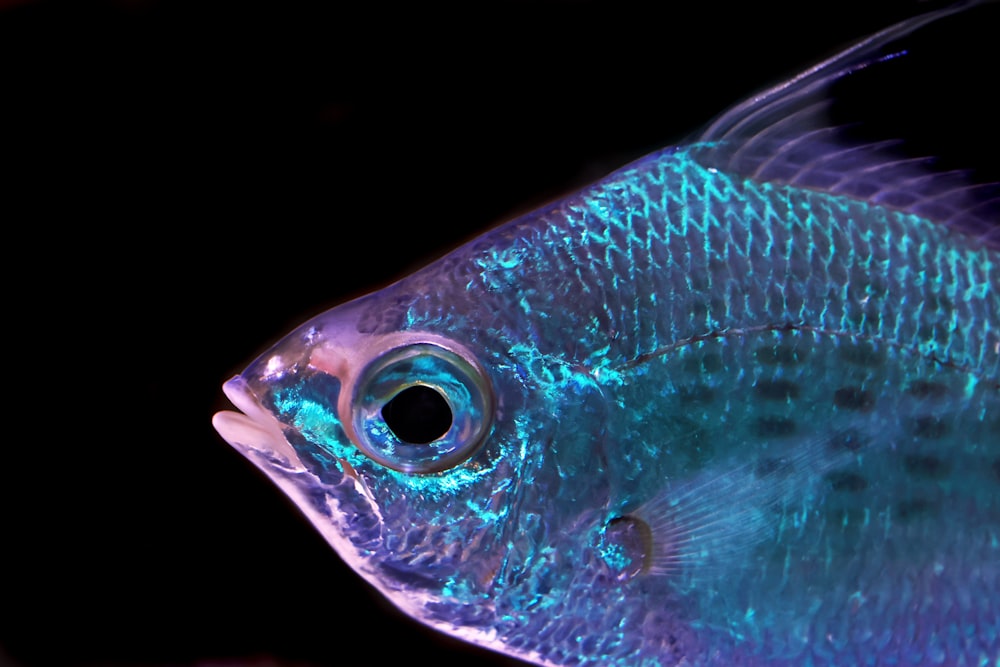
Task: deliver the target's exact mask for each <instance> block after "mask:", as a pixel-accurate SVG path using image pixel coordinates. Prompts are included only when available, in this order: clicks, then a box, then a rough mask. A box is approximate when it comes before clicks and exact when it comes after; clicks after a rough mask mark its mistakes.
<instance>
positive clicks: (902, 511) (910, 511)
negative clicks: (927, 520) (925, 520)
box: [896, 499, 934, 521]
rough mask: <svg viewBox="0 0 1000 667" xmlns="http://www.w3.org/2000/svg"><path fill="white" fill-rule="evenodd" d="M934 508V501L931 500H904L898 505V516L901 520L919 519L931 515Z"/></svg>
mask: <svg viewBox="0 0 1000 667" xmlns="http://www.w3.org/2000/svg"><path fill="white" fill-rule="evenodd" d="M933 510H934V503H932V502H931V501H929V500H922V499H915V500H904V501H903V502H901V503H899V504H898V505H896V518H898V519H899V520H901V521H909V520H911V519H919V518H920V517H923V516H927V515H929V514H930V513H931V512H932V511H933Z"/></svg>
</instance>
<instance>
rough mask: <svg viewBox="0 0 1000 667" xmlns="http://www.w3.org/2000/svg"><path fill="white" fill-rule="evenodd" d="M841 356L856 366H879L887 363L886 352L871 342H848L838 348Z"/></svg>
mask: <svg viewBox="0 0 1000 667" xmlns="http://www.w3.org/2000/svg"><path fill="white" fill-rule="evenodd" d="M838 353H839V355H840V358H841V359H843V360H844V361H846V362H847V363H849V364H854V365H855V366H864V367H865V368H878V367H880V366H882V365H883V364H885V352H884V351H882V350H880V349H878V348H877V347H875V345H873V344H872V343H869V342H864V341H855V342H847V343H844V344H843V345H841V346H840V348H839V349H838Z"/></svg>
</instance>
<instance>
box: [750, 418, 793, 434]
mask: <svg viewBox="0 0 1000 667" xmlns="http://www.w3.org/2000/svg"><path fill="white" fill-rule="evenodd" d="M756 432H757V435H759V436H760V437H762V438H768V437H776V436H783V435H791V434H792V433H795V422H794V421H793V420H791V419H788V418H786V417H760V418H759V419H758V420H757V428H756Z"/></svg>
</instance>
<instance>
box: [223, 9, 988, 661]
mask: <svg viewBox="0 0 1000 667" xmlns="http://www.w3.org/2000/svg"><path fill="white" fill-rule="evenodd" d="M945 13H947V12H945ZM937 17H938V15H937V14H928V15H926V16H924V17H918V18H917V19H914V20H912V21H910V22H907V23H905V24H901V25H900V26H896V27H894V28H891V29H889V30H887V31H885V32H883V33H879V35H876V36H873V37H872V38H870V39H869V40H866V41H865V42H862V43H861V44H860V45H858V46H856V47H854V49H853V50H848V51H847V52H845V53H844V54H841V55H840V56H837V57H834V58H833V59H831V60H830V61H827V62H826V63H823V64H821V65H820V66H818V67H817V68H814V69H813V70H810V71H809V72H806V73H804V74H803V75H801V76H800V77H798V78H796V79H794V80H792V82H790V83H789V84H785V85H783V86H779V87H778V88H776V89H774V90H772V91H770V92H768V93H767V94H765V95H762V96H759V97H757V98H755V99H754V100H751V101H749V102H747V103H745V104H744V105H741V106H739V107H736V108H734V110H733V111H731V112H730V113H728V114H726V115H724V116H723V117H722V118H721V119H720V120H719V121H717V122H716V123H715V124H714V125H713V126H712V127H711V128H710V129H709V130H708V131H707V132H706V134H705V135H704V136H703V137H702V138H701V140H699V141H697V142H694V143H692V144H690V145H687V146H682V147H676V148H670V149H666V150H663V151H660V152H658V153H655V154H652V155H650V156H647V157H645V158H643V159H641V160H639V161H637V162H635V163H633V164H631V165H628V166H626V167H625V168H623V169H621V170H619V171H617V172H615V173H613V174H611V175H609V176H607V177H606V178H604V179H602V180H601V181H599V182H597V183H595V184H593V185H591V186H589V187H586V188H584V189H583V190H581V191H579V192H577V193H574V194H572V195H570V196H567V197H565V198H563V199H560V200H558V201H556V202H553V203H551V204H549V205H547V206H545V207H543V208H541V209H539V210H537V211H534V212H532V213H529V214H527V215H525V216H523V217H521V218H518V219H516V220H514V221H512V222H510V223H507V224H506V225H503V226H501V227H499V228H497V229H496V230H494V231H492V232H490V233H488V234H486V235H484V236H482V237H480V238H479V239H476V240H473V241H472V242H470V243H468V244H466V245H465V246H462V247H461V248H458V249H456V250H455V251H453V252H452V253H450V254H448V255H447V256H445V257H443V258H441V259H440V260H438V261H437V262H435V263H433V264H431V265H429V266H427V267H426V268H424V269H422V270H419V271H417V272H416V273H414V274H412V275H410V276H408V277H407V278H404V279H403V280H401V281H399V282H397V283H395V284H394V285H391V286H389V287H387V288H385V289H383V290H381V291H379V292H376V293H373V294H370V295H368V296H365V297H362V298H360V299H357V300H355V301H352V302H349V303H347V304H344V305H342V306H338V307H336V308H334V309H332V310H330V311H328V312H326V313H323V314H321V315H319V316H318V317H316V318H314V319H312V320H310V321H309V322H306V323H305V324H303V325H302V326H301V327H299V328H297V329H296V330H295V331H293V332H292V333H290V334H289V335H288V336H287V337H286V338H285V339H283V340H282V341H281V342H279V343H278V344H277V345H275V346H274V347H273V348H272V349H271V350H269V351H268V352H266V353H265V354H264V355H262V356H261V357H260V358H259V359H257V360H256V361H254V362H253V363H252V364H251V365H250V366H249V367H248V368H247V369H246V370H244V371H243V372H242V373H241V374H240V375H238V376H237V377H235V378H233V379H232V380H230V381H229V382H228V383H227V384H226V386H225V390H226V393H227V395H228V396H229V397H230V399H231V400H232V401H233V402H234V404H235V405H236V407H237V408H239V409H240V410H241V411H242V412H243V414H238V413H229V412H227V413H220V414H219V415H217V416H216V419H215V424H216V428H217V429H218V430H219V431H220V433H221V434H222V435H223V436H224V437H225V438H226V439H227V440H228V441H229V442H231V443H232V444H233V445H234V446H236V447H237V448H238V449H239V450H240V451H242V452H243V453H244V454H245V455H246V456H247V457H248V458H249V459H250V460H251V461H253V462H254V463H255V464H256V465H257V466H259V467H260V468H261V470H263V471H264V472H265V473H266V474H267V475H268V476H269V477H270V478H271V479H272V480H273V481H274V482H275V483H277V484H278V485H279V486H280V487H281V488H282V489H283V490H284V491H285V492H286V493H287V494H288V495H289V496H290V497H291V498H292V499H293V500H294V501H295V502H296V504H297V505H298V506H299V507H300V509H301V510H302V511H303V513H304V514H305V515H306V516H307V517H308V518H309V519H310V520H311V521H312V522H313V524H314V525H315V526H316V527H317V529H318V530H319V531H320V532H321V533H322V534H323V535H324V536H325V537H326V539H327V540H328V541H329V542H330V544H331V545H332V546H333V547H334V548H335V549H336V550H337V552H338V553H339V554H340V555H341V557H342V558H343V559H344V560H345V561H346V562H347V563H348V564H349V565H350V566H351V567H352V568H354V569H355V570H356V571H357V572H358V573H359V574H360V575H361V576H363V577H364V578H365V579H366V580H368V581H369V582H370V583H372V584H373V585H374V586H375V587H376V588H378V589H379V590H380V591H382V592H383V593H384V594H385V595H386V596H387V597H388V598H389V599H390V600H392V601H393V602H394V603H395V604H396V605H398V606H399V607H400V608H401V609H403V610H404V611H405V612H406V613H408V614H409V615H411V616H412V617H414V618H415V619H417V620H420V621H422V622H423V623H426V624H428V625H430V626H432V627H435V628H438V629H440V630H442V631H444V632H447V633H449V634H452V635H455V636H458V637H462V638H464V639H467V640H469V641H472V642H475V643H477V644H480V645H483V646H487V647H490V648H493V649H495V650H498V651H501V652H503V653H507V654H509V655H513V656H516V657H519V658H521V659H524V660H528V661H532V662H536V663H538V664H548V665H567V664H583V663H592V664H621V665H638V664H650V665H654V664H655V665H691V666H695V665H697V666H704V665H787V666H789V667H790V666H792V665H838V666H840V667H844V666H849V665H871V664H914V665H916V664H947V665H958V664H968V665H995V664H996V661H997V660H998V657H1000V604H998V600H1000V250H998V248H1000V243H998V240H997V235H996V232H995V227H993V226H992V224H991V223H995V222H996V221H995V220H994V219H993V218H992V215H993V213H992V211H993V209H992V208H990V207H988V206H987V207H985V208H984V207H982V206H978V204H979V200H975V199H970V197H972V196H973V195H975V193H972V192H970V191H967V190H966V189H964V188H962V187H955V188H950V187H945V186H941V185H937V183H939V181H933V183H934V184H933V185H927V186H926V187H920V188H917V187H913V184H914V183H915V182H916V183H923V184H925V185H926V184H928V183H931V182H932V181H930V180H929V179H928V177H927V174H924V173H923V172H920V171H919V169H920V168H921V167H920V166H919V165H916V166H915V165H912V164H910V163H908V162H890V161H888V160H887V159H886V158H885V157H884V155H883V154H882V153H881V152H880V150H881V147H878V146H876V147H872V146H860V147H853V146H847V147H843V146H838V145H836V143H835V142H833V132H832V130H830V129H828V128H824V127H822V126H818V125H813V126H811V127H809V129H808V131H805V129H804V128H806V127H807V126H809V124H810V123H811V122H812V121H813V119H814V115H815V114H814V110H815V109H816V108H817V98H816V89H817V88H822V87H823V86H824V85H826V84H827V83H828V82H829V81H831V80H835V79H837V78H838V77H840V76H842V75H843V72H846V71H853V70H854V69H855V68H857V67H861V66H866V65H867V64H868V63H871V62H873V58H874V56H873V53H874V52H875V49H876V48H877V47H880V46H882V45H884V44H886V43H889V42H890V41H891V40H893V39H896V38H897V37H899V36H900V35H902V34H906V33H908V32H910V31H912V30H915V29H917V28H918V27H919V26H920V25H921V24H922V23H925V22H927V21H930V20H933V19H934V18H937ZM779 112H780V113H779ZM776 116H777V117H778V118H779V119H785V118H796V119H797V120H796V122H795V123H787V122H783V121H780V120H776ZM803 118H805V119H806V120H805V121H802V119H803ZM805 137H808V141H807V140H806V139H804V138H805ZM859 163H860V165H861V166H860V167H859ZM873 165H874V166H878V167H879V168H878V169H872V168H871V167H872V166H873ZM914 170H917V171H914ZM915 179H916V180H915ZM920 179H924V180H920ZM906 186H909V187H910V189H909V190H907V189H906ZM903 195H909V196H906V197H904V196H903ZM973 204H976V205H973ZM983 211H985V213H983Z"/></svg>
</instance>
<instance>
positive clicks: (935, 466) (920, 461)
mask: <svg viewBox="0 0 1000 667" xmlns="http://www.w3.org/2000/svg"><path fill="white" fill-rule="evenodd" d="M903 468H904V469H905V470H906V472H908V473H909V474H911V475H914V476H916V477H924V478H926V479H945V478H946V477H948V475H949V474H950V473H951V465H950V464H949V463H948V462H947V461H943V460H941V459H939V458H938V457H936V456H918V455H908V456H904V457H903Z"/></svg>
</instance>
